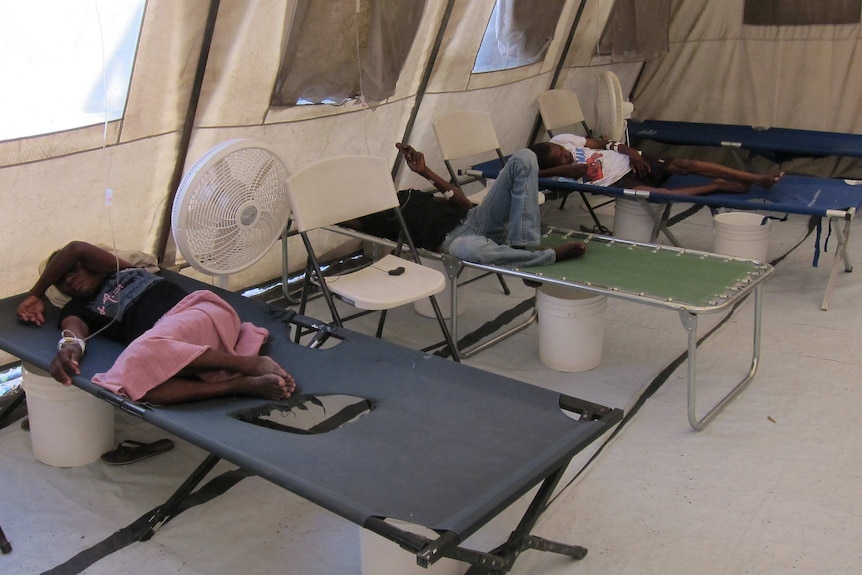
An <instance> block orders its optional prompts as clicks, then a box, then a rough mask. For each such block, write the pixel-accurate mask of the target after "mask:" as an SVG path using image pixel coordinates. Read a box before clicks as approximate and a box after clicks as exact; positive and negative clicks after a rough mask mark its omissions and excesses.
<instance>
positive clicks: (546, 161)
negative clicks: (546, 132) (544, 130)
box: [530, 142, 575, 170]
mask: <svg viewBox="0 0 862 575" xmlns="http://www.w3.org/2000/svg"><path fill="white" fill-rule="evenodd" d="M530 150H532V151H533V153H534V154H536V160H537V161H538V162H539V169H540V170H544V169H546V168H554V167H556V166H568V165H569V164H571V163H573V162H574V161H575V159H574V157H573V156H572V154H571V153H570V152H569V151H568V150H567V149H565V148H564V147H563V146H561V145H559V144H552V143H551V142H540V143H538V144H533V145H532V146H530Z"/></svg>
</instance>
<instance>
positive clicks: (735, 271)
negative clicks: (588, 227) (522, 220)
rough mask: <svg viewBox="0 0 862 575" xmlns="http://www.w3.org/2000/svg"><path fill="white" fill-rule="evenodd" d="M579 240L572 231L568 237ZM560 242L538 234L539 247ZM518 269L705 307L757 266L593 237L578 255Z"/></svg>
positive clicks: (579, 236) (756, 269) (757, 268)
mask: <svg viewBox="0 0 862 575" xmlns="http://www.w3.org/2000/svg"><path fill="white" fill-rule="evenodd" d="M583 239H584V238H583V236H581V235H577V234H576V235H573V236H572V237H571V238H569V240H583ZM564 241H567V240H564V239H563V238H562V236H559V235H551V236H548V237H545V238H543V240H542V246H543V247H553V246H555V245H559V244H561V243H563V242H564ZM521 271H525V272H531V273H534V274H537V275H542V276H545V277H552V278H556V279H562V280H567V281H572V282H576V283H580V284H587V283H588V284H590V285H592V286H595V287H603V288H609V289H615V290H618V291H621V292H628V293H633V294H641V293H643V294H644V295H646V296H651V297H653V298H656V299H661V300H665V301H668V300H672V301H676V302H680V303H684V304H689V305H696V306H706V305H710V302H714V301H715V300H716V298H717V297H718V296H720V295H722V294H726V293H727V291H728V289H729V288H731V287H733V286H735V285H737V284H738V283H739V282H741V281H743V280H744V279H745V278H746V277H748V276H749V275H758V274H759V271H760V270H759V266H758V264H755V263H754V262H751V261H748V260H733V259H730V258H725V257H723V256H716V255H704V254H699V253H683V252H681V251H677V250H672V249H667V248H665V249H658V248H656V247H654V246H643V245H632V244H627V243H622V242H610V241H607V240H604V239H597V238H593V239H592V240H590V241H589V243H587V251H586V253H585V254H584V255H583V256H582V257H580V258H576V259H572V260H566V261H562V262H557V263H554V264H551V265H548V266H536V267H530V268H523V269H521Z"/></svg>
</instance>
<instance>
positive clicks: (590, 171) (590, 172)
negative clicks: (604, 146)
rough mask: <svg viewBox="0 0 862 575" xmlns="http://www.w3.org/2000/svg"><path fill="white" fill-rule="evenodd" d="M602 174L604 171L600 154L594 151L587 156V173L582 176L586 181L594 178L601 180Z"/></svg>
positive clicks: (593, 180) (594, 179)
mask: <svg viewBox="0 0 862 575" xmlns="http://www.w3.org/2000/svg"><path fill="white" fill-rule="evenodd" d="M604 176H605V173H604V170H603V169H602V155H601V154H600V153H599V152H596V153H595V154H593V155H592V156H590V157H589V158H587V173H586V174H585V175H584V177H585V178H586V179H587V181H588V182H595V181H596V180H601V179H602V178H603V177H604Z"/></svg>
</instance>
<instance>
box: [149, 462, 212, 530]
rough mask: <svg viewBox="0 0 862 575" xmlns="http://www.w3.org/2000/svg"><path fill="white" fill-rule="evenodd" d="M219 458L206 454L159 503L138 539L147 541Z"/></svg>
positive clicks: (171, 516)
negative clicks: (169, 495) (164, 499)
mask: <svg viewBox="0 0 862 575" xmlns="http://www.w3.org/2000/svg"><path fill="white" fill-rule="evenodd" d="M220 460H221V458H220V457H216V456H215V455H213V454H209V455H207V458H206V459H204V461H203V463H201V464H200V465H199V466H198V468H197V469H195V470H194V471H193V472H192V474H191V475H189V477H188V479H186V480H185V482H183V484H182V485H181V486H180V488H179V489H177V490H176V491H175V492H174V494H173V495H171V497H170V499H168V500H167V501H166V502H165V503H163V504H162V505H159V507H158V508H157V509H156V511H155V512H154V513H153V515H152V516H151V517H150V518H149V520H148V521H147V523H146V525H145V526H144V528H143V529H142V530H141V533H140V535H139V536H138V540H139V541H149V540H150V539H151V538H152V536H153V535H155V534H156V531H158V530H159V528H160V527H161V526H162V525H164V524H165V523H167V522H168V521H170V520H171V519H172V518H173V516H174V514H175V512H176V510H177V508H178V507H179V505H180V503H181V502H182V501H183V499H185V498H186V497H188V496H189V495H190V494H191V492H192V491H194V489H195V487H197V486H198V484H200V482H201V481H203V479H204V477H206V475H207V473H209V472H210V471H212V468H213V467H215V465H216V463H218V462H219V461H220Z"/></svg>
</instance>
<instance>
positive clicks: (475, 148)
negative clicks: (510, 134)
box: [433, 110, 506, 204]
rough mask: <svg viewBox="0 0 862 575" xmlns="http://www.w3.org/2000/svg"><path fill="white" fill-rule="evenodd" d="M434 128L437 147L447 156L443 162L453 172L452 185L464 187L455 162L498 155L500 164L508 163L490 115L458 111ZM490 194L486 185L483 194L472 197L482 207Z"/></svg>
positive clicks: (441, 118) (434, 125) (446, 115)
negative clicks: (483, 201)
mask: <svg viewBox="0 0 862 575" xmlns="http://www.w3.org/2000/svg"><path fill="white" fill-rule="evenodd" d="M433 127H434V136H436V138H437V145H438V146H440V152H441V153H442V154H443V163H444V164H445V165H446V169H447V170H448V171H449V177H450V179H451V181H452V183H453V184H454V185H456V186H458V187H459V188H461V182H460V181H459V179H458V176H457V174H456V170H455V168H454V167H453V166H452V162H453V161H455V160H458V159H461V158H469V157H473V156H479V155H485V156H487V155H489V154H491V153H494V154H496V155H497V159H498V160H499V161H500V167H502V166H503V164H505V163H506V159H505V157H504V156H503V152H502V151H501V150H500V142H499V141H498V140H497V133H496V132H495V131H494V124H493V122H491V116H490V114H488V113H487V112H479V111H478V110H456V111H454V112H449V113H447V114H444V115H442V116H440V117H439V118H437V119H436V120H435V121H434V124H433ZM483 184H487V182H483ZM462 191H463V188H462ZM487 193H488V186H487V185H486V186H485V188H484V189H483V190H482V191H481V192H478V193H476V194H472V195H470V196H468V197H469V198H470V201H472V202H473V203H474V204H480V203H482V199H483V198H484V197H485V195H486V194H487Z"/></svg>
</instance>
